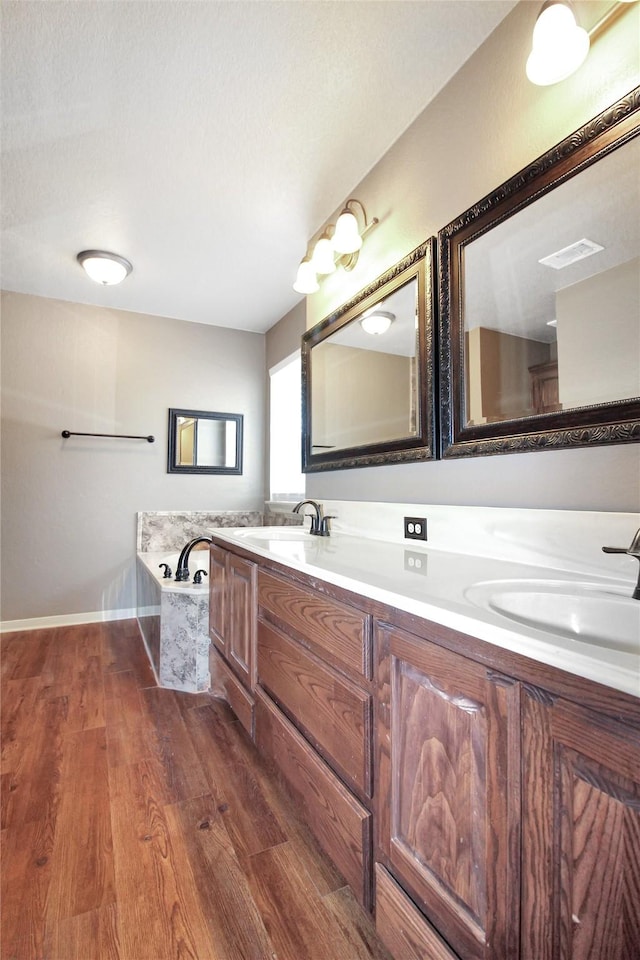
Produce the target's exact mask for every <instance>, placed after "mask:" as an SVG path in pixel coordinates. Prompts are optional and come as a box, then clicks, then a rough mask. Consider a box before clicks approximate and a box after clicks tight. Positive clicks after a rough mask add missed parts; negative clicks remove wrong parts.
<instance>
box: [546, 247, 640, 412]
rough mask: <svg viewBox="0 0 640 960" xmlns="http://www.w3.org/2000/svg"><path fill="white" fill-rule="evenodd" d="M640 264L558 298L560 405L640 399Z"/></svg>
mask: <svg viewBox="0 0 640 960" xmlns="http://www.w3.org/2000/svg"><path fill="white" fill-rule="evenodd" d="M639 302H640V260H639V259H638V258H637V257H636V258H635V260H629V261H628V262H627V263H622V264H620V266H618V267H614V268H613V269H611V270H605V271H604V272H603V273H599V274H597V275H596V276H594V277H590V278H589V279H588V280H583V281H582V282H581V283H574V284H573V285H572V286H570V287H566V289H564V290H560V291H558V293H557V295H556V317H557V320H558V328H557V329H558V369H559V384H558V385H559V392H560V400H561V402H562V404H563V406H564V407H576V406H580V405H582V404H590V403H607V402H610V401H612V400H620V399H624V398H627V397H637V396H640V317H639V316H638V303H639Z"/></svg>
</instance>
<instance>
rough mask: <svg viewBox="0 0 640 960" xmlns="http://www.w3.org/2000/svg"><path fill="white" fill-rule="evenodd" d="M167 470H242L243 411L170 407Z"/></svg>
mask: <svg viewBox="0 0 640 960" xmlns="http://www.w3.org/2000/svg"><path fill="white" fill-rule="evenodd" d="M168 450H169V456H168V467H167V470H168V472H169V473H218V474H241V473H242V415H241V414H237V413H214V412H208V411H204V410H177V409H171V410H169V443H168Z"/></svg>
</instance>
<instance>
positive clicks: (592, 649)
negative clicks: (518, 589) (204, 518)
mask: <svg viewBox="0 0 640 960" xmlns="http://www.w3.org/2000/svg"><path fill="white" fill-rule="evenodd" d="M321 502H322V504H323V508H324V512H325V514H335V515H336V519H335V520H333V521H332V534H331V536H330V537H328V538H322V537H312V536H310V535H308V534H307V533H304V532H302V531H296V532H295V535H294V532H293V531H292V538H291V539H288V540H287V539H285V538H284V537H283V531H282V529H281V528H274V533H273V537H272V538H269V534H268V528H262V529H256V530H255V531H253V532H252V531H250V530H247V529H240V528H238V529H236V530H233V529H228V530H223V529H218V530H211V531H210V532H211V533H212V534H213V535H214V536H215V537H216V538H217V539H219V540H220V541H221V542H223V543H224V542H225V541H227V542H228V543H230V544H234V545H236V546H240V547H243V548H245V549H248V550H251V551H252V552H254V553H255V554H257V555H258V556H263V557H265V558H268V559H272V560H275V561H277V562H279V563H282V564H285V565H287V566H289V567H291V568H292V569H297V570H299V571H301V572H303V573H306V574H308V575H310V576H313V577H317V578H320V579H324V580H326V581H327V582H329V583H333V584H335V585H336V586H339V587H343V588H345V589H347V590H352V591H354V592H355V593H359V594H361V595H363V596H366V597H369V598H370V599H373V600H379V601H381V602H382V603H386V604H388V605H389V606H392V607H396V608H398V609H400V610H405V611H406V612H408V613H412V614H415V615H417V616H420V617H423V618H425V619H427V620H431V621H433V622H436V623H440V624H442V625H443V626H446V627H450V628H451V629H454V630H458V631H460V632H461V633H464V634H467V635H469V636H473V637H476V638H478V639H480V640H486V641H488V642H491V643H493V644H495V645H497V646H502V647H504V648H505V649H509V650H512V651H513V652H516V653H519V654H521V655H523V656H527V657H530V658H532V659H535V660H538V661H540V662H544V663H547V664H549V665H551V666H555V667H559V668H560V669H563V670H566V671H569V672H571V673H575V674H577V675H579V676H583V677H585V678H587V679H591V680H594V681H596V682H599V683H602V684H605V685H609V686H611V687H613V688H615V689H619V690H623V691H625V692H627V693H631V694H633V695H634V696H640V647H639V649H638V652H637V653H636V652H635V649H633V648H632V649H620V648H618V647H616V646H615V643H613V645H612V646H607V645H606V644H604V645H603V644H599V645H596V644H594V643H593V642H589V641H588V640H587V639H582V640H581V639H579V638H574V637H573V636H568V635H567V634H566V632H565V634H564V635H559V634H558V632H553V633H552V632H550V630H546V629H544V630H543V629H540V628H535V627H533V626H531V625H530V624H524V623H519V622H514V621H513V620H512V619H507V618H505V616H504V615H502V614H499V613H497V612H496V611H495V609H493V608H491V607H487V608H485V607H484V606H482V605H478V603H477V602H475V598H476V595H477V592H478V588H479V587H481V588H482V587H483V585H486V584H489V588H488V589H492V586H491V585H496V587H497V588H498V589H501V588H502V587H503V586H505V585H506V588H507V589H512V585H513V583H514V581H515V582H517V584H518V585H520V584H524V587H523V589H525V590H537V589H540V590H541V591H543V592H544V591H547V592H549V591H550V592H551V593H557V592H561V593H566V594H567V595H568V596H569V597H573V595H574V593H576V592H577V593H578V594H584V593H585V591H586V593H587V594H588V600H587V603H594V604H597V603H598V601H599V599H600V598H603V599H602V602H603V603H604V604H605V605H606V604H607V602H608V601H609V600H612V601H613V602H614V603H616V602H617V598H619V597H621V599H622V604H621V606H623V607H624V610H622V611H621V614H620V615H621V616H623V617H624V618H625V623H626V624H627V628H626V629H628V626H629V624H630V625H631V628H632V632H633V625H634V623H635V619H634V618H636V617H637V624H638V636H639V637H640V603H638V601H633V600H631V599H630V598H631V594H632V592H633V588H634V585H635V582H636V578H637V574H638V570H637V563H638V562H637V560H634V559H633V558H631V557H627V556H623V555H620V556H619V555H612V554H604V553H603V552H602V546H604V545H607V546H628V545H629V543H630V542H631V539H632V537H633V535H634V533H635V531H636V529H637V528H638V527H639V526H640V517H638V515H637V514H621V513H596V512H584V511H554V510H516V509H511V508H504V509H503V508H499V507H496V508H488V507H452V506H440V505H436V506H432V505H425V504H379V503H375V504H373V503H363V502H351V501H329V500H325V501H321ZM405 516H410V517H426V519H427V533H428V540H427V541H426V543H425V542H424V541H416V540H407V539H405V538H404V536H403V517H405ZM612 595H613V596H612ZM582 602H583V601H582V600H579V601H578V603H582ZM636 604H637V606H636ZM618 612H619V607H618V608H617V609H616V612H615V613H614V614H613V615H614V616H617V615H618ZM605 623H606V616H605ZM614 633H615V631H614V630H612V638H613V636H614Z"/></svg>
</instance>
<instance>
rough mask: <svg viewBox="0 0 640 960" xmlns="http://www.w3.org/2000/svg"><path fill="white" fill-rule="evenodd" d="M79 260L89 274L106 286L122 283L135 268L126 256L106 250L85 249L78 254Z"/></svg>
mask: <svg viewBox="0 0 640 960" xmlns="http://www.w3.org/2000/svg"><path fill="white" fill-rule="evenodd" d="M77 260H78V263H79V264H80V266H81V267H83V268H84V270H85V271H86V273H87V276H89V277H91V279H92V280H95V282H96V283H102V284H103V285H105V286H110V285H112V284H114V283H122V281H123V280H124V278H125V277H128V276H129V274H130V273H131V271H132V270H133V267H132V266H131V264H130V263H129V261H128V260H125V258H124V257H120V256H118V254H117V253H107V252H106V251H105V250H83V251H82V253H79V254H78V256H77Z"/></svg>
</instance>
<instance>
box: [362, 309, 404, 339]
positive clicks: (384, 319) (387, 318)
mask: <svg viewBox="0 0 640 960" xmlns="http://www.w3.org/2000/svg"><path fill="white" fill-rule="evenodd" d="M395 318H396V315H395V313H388V312H387V311H386V310H373V311H372V312H371V313H368V314H367V315H366V316H364V317H363V318H362V320H361V321H360V326H361V327H362V329H363V330H364V332H365V333H370V334H371V336H372V337H379V336H380V334H382V333H386V332H387V330H388V329H389V327H390V326H391V324H392V323H393V321H394V320H395Z"/></svg>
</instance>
